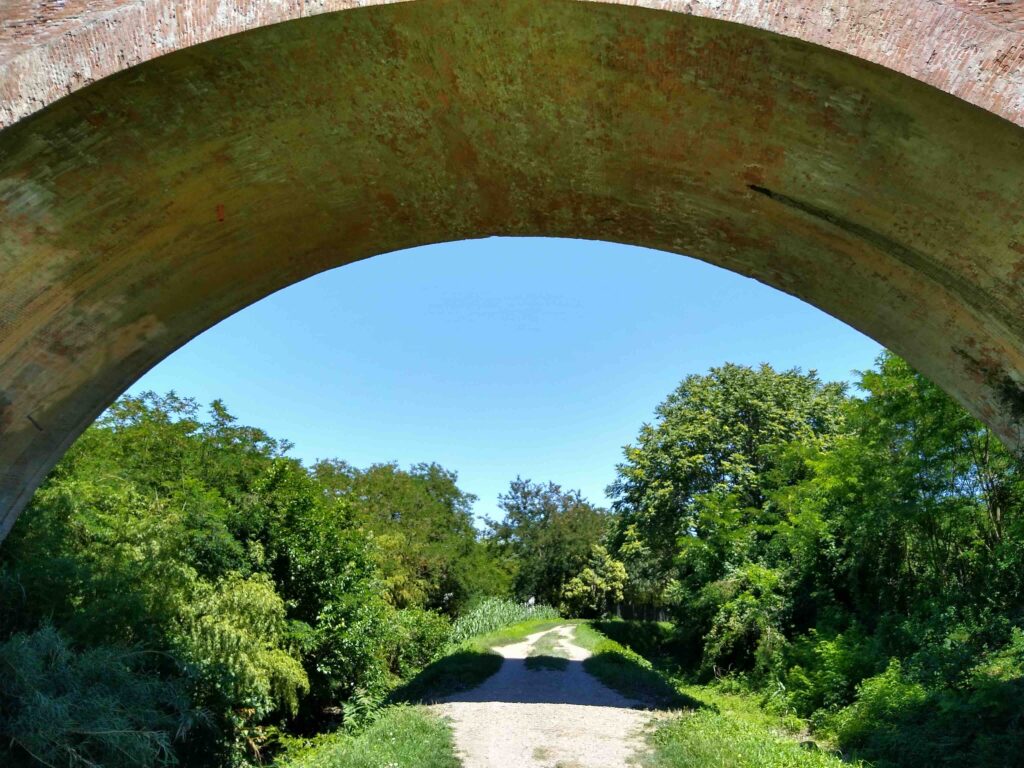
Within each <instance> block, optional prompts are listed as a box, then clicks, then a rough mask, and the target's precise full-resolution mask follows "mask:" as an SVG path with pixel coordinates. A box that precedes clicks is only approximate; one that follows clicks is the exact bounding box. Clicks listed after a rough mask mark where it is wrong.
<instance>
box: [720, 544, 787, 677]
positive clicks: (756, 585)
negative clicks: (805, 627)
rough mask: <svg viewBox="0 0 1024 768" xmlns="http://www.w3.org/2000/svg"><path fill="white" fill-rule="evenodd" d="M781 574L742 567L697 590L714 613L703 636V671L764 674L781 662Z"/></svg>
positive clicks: (784, 602) (752, 566)
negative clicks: (751, 671) (736, 671)
mask: <svg viewBox="0 0 1024 768" xmlns="http://www.w3.org/2000/svg"><path fill="white" fill-rule="evenodd" d="M780 582H781V577H780V574H779V573H778V572H777V571H775V570H772V569H770V568H765V567H764V566H761V565H757V564H756V563H746V564H744V565H742V566H740V567H739V568H737V569H735V570H734V571H733V572H731V573H729V574H727V576H726V577H725V578H723V579H720V580H719V581H715V582H712V583H711V584H708V585H707V586H706V587H704V589H703V590H702V591H701V592H702V594H701V597H702V600H703V601H704V602H705V603H706V604H709V605H710V606H711V610H712V611H713V612H714V613H713V616H712V619H711V622H710V626H709V627H708V630H707V634H706V635H705V637H704V668H705V671H712V670H714V671H720V670H723V669H730V668H734V667H738V668H741V669H750V668H753V669H754V670H755V671H756V672H758V673H759V674H761V675H765V674H768V673H770V672H772V671H774V670H773V667H775V665H776V664H777V663H778V662H779V661H780V652H781V650H782V648H783V647H784V646H785V644H786V639H785V637H784V635H783V629H782V628H783V625H784V623H785V619H786V614H787V609H788V604H787V600H786V596H785V594H783V592H782V590H781V584H780Z"/></svg>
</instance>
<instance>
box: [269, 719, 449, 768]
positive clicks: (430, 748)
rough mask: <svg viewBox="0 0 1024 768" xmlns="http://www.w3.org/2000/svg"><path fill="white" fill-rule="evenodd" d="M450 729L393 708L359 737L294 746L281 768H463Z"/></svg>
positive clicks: (342, 736) (279, 763)
mask: <svg viewBox="0 0 1024 768" xmlns="http://www.w3.org/2000/svg"><path fill="white" fill-rule="evenodd" d="M459 765H460V763H459V760H458V758H457V757H456V756H455V744H454V742H453V741H452V732H451V728H449V726H448V724H447V723H446V722H445V721H444V720H442V719H440V718H438V717H435V716H433V715H431V714H429V713H427V712H425V711H423V710H421V709H419V708H416V707H388V708H387V709H385V710H383V711H382V713H381V715H380V717H378V719H377V720H376V721H375V722H374V723H373V724H372V725H370V726H369V727H368V728H366V729H365V730H363V731H360V732H359V733H358V734H350V733H346V732H344V731H341V732H338V733H333V734H330V735H327V736H321V737H318V738H316V739H311V740H309V741H306V742H300V741H299V740H295V741H293V743H292V745H291V747H290V748H289V749H288V751H287V752H286V754H285V755H284V756H283V757H282V758H280V759H279V760H278V761H277V762H276V763H275V766H277V768H382V767H384V768H459Z"/></svg>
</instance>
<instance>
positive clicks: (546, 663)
mask: <svg viewBox="0 0 1024 768" xmlns="http://www.w3.org/2000/svg"><path fill="white" fill-rule="evenodd" d="M568 666H569V657H568V654H567V651H566V650H565V649H564V648H562V645H561V638H560V637H559V636H558V635H556V634H554V633H552V634H548V635H544V636H542V637H541V638H540V639H539V640H538V641H537V642H536V643H535V644H534V646H533V648H532V649H531V650H530V654H529V656H527V657H526V668H527V669H532V670H534V671H540V670H544V669H551V670H563V669H565V668H566V667H568Z"/></svg>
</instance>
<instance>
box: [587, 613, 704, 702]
mask: <svg viewBox="0 0 1024 768" xmlns="http://www.w3.org/2000/svg"><path fill="white" fill-rule="evenodd" d="M606 623H607V622H602V623H601V624H602V625H604V624H606ZM576 643H577V644H578V645H580V646H582V647H583V648H586V649H587V650H588V651H590V652H591V654H593V655H592V656H590V657H589V658H587V659H585V660H584V661H583V669H585V670H586V671H587V672H589V673H590V674H592V675H593V676H594V677H596V678H597V679H598V680H600V681H601V682H602V683H604V684H605V685H607V686H608V687H609V688H611V689H613V690H615V691H618V692H619V693H621V694H622V695H623V696H625V697H626V698H629V699H633V700H635V701H638V702H640V703H641V704H646V705H649V706H654V707H660V708H673V709H674V708H679V707H698V706H700V702H699V701H697V700H695V699H692V698H690V697H688V696H685V695H683V694H681V693H680V692H679V691H677V690H676V689H675V688H674V687H673V686H672V685H671V684H669V683H668V682H667V681H666V680H665V678H663V677H662V676H661V675H660V674H658V672H657V671H656V670H655V669H654V666H653V665H652V664H651V662H650V661H648V660H647V659H645V658H644V657H643V656H641V655H640V654H639V653H637V652H636V651H634V650H632V649H631V648H629V647H626V646H624V645H621V644H620V643H618V642H616V641H615V640H612V639H611V638H609V637H606V636H605V635H604V634H602V633H601V632H598V631H596V630H595V629H594V628H593V627H592V625H591V624H588V623H581V624H577V625H576Z"/></svg>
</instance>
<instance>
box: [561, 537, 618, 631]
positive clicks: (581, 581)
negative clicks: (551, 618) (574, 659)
mask: <svg viewBox="0 0 1024 768" xmlns="http://www.w3.org/2000/svg"><path fill="white" fill-rule="evenodd" d="M625 583H626V567H625V566H624V565H623V564H622V563H620V562H619V561H618V560H616V559H615V558H613V557H612V556H611V555H609V554H608V550H607V549H605V548H604V547H602V546H601V545H600V544H595V545H594V546H593V547H592V548H591V550H590V560H589V561H588V562H587V565H586V567H584V568H583V570H582V571H580V573H579V574H577V575H576V576H574V577H573V578H571V579H570V580H569V581H568V582H567V583H566V585H565V586H564V587H563V588H562V602H561V608H562V611H563V612H564V613H566V614H567V615H570V616H583V617H587V618H593V617H599V616H606V615H607V614H608V613H609V612H610V611H611V609H612V608H613V607H614V606H615V604H616V603H618V602H620V601H621V600H622V594H623V593H622V589H623V586H624V585H625Z"/></svg>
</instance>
